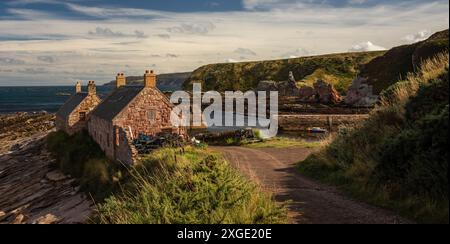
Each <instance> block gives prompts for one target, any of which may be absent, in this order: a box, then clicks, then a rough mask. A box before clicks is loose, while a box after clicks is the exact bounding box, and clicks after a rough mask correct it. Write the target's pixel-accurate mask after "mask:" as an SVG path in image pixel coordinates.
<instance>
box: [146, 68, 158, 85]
mask: <svg viewBox="0 0 450 244" xmlns="http://www.w3.org/2000/svg"><path fill="white" fill-rule="evenodd" d="M144 86H145V87H150V88H155V87H156V74H155V72H153V70H146V71H145V74H144Z"/></svg>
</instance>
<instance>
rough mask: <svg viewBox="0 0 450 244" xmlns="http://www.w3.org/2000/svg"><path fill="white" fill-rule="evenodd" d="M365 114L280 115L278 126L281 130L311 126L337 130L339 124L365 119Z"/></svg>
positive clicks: (297, 129)
mask: <svg viewBox="0 0 450 244" xmlns="http://www.w3.org/2000/svg"><path fill="white" fill-rule="evenodd" d="M368 117H369V115H368V114H365V115H354V114H352V115H280V116H279V128H280V130H283V131H306V130H308V128H311V127H320V128H324V129H327V130H328V131H331V132H334V131H337V130H338V128H339V126H342V125H346V126H353V125H355V124H357V123H360V122H362V121H364V120H366V119H367V118H368Z"/></svg>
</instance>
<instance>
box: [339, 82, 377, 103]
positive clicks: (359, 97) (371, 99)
mask: <svg viewBox="0 0 450 244" xmlns="http://www.w3.org/2000/svg"><path fill="white" fill-rule="evenodd" d="M377 101H378V96H377V95H374V94H373V87H372V86H371V85H369V84H368V83H367V79H365V78H360V77H358V78H356V79H355V80H353V83H352V85H351V86H350V88H349V89H348V91H347V96H346V97H345V100H344V102H345V104H347V105H351V106H355V107H371V106H373V105H375V103H376V102H377Z"/></svg>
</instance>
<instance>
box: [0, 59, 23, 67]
mask: <svg viewBox="0 0 450 244" xmlns="http://www.w3.org/2000/svg"><path fill="white" fill-rule="evenodd" d="M0 64H2V65H22V64H25V61H23V60H20V59H15V58H0Z"/></svg>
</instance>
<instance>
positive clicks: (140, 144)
mask: <svg viewBox="0 0 450 244" xmlns="http://www.w3.org/2000/svg"><path fill="white" fill-rule="evenodd" d="M133 145H134V147H135V148H136V150H137V151H138V153H139V154H149V153H151V152H152V151H154V150H156V149H159V148H162V147H183V146H184V140H183V138H182V137H180V136H179V135H177V134H168V133H160V134H158V135H156V136H149V135H144V134H139V136H138V137H137V138H136V139H134V140H133Z"/></svg>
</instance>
